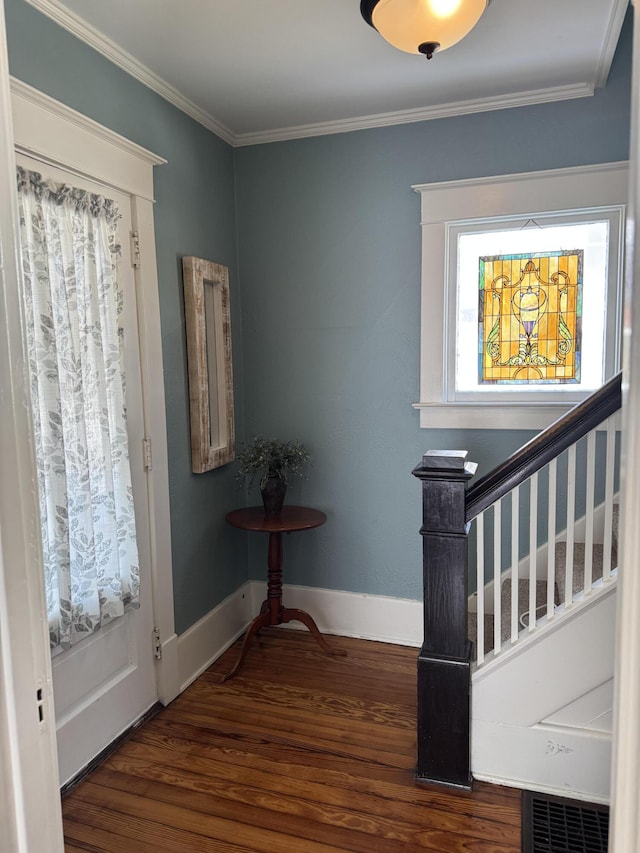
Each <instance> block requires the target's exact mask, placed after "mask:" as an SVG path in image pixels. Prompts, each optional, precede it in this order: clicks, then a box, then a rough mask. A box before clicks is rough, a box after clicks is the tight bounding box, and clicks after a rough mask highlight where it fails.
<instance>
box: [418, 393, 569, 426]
mask: <svg viewBox="0 0 640 853" xmlns="http://www.w3.org/2000/svg"><path fill="white" fill-rule="evenodd" d="M575 402H578V401H577V400H576V401H575ZM412 405H413V408H414V409H418V411H419V412H420V428H421V429H526V430H536V431H538V430H541V429H545V427H548V426H550V425H551V424H552V423H553V422H554V421H556V420H558V418H560V417H562V415H564V413H565V412H567V411H569V409H570V408H571V407H572V406H573V405H574V403H567V402H566V401H564V402H558V403H510V404H509V405H505V404H504V403H489V402H485V403H482V404H477V403H422V402H419V403H413V404H412Z"/></svg>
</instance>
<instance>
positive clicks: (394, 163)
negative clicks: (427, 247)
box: [236, 21, 631, 598]
mask: <svg viewBox="0 0 640 853" xmlns="http://www.w3.org/2000/svg"><path fill="white" fill-rule="evenodd" d="M629 24H630V21H627V26H626V27H625V30H624V32H623V37H622V39H621V43H620V46H619V49H618V54H617V56H616V59H615V63H614V65H613V68H612V71H611V75H610V79H609V83H608V85H607V87H606V88H605V89H604V90H602V91H599V92H597V94H596V96H595V97H593V98H586V99H580V100H574V101H564V102H561V103H554V104H545V105H540V106H535V107H527V108H521V109H511V110H504V111H500V112H489V113H483V114H478V115H473V116H463V117H458V118H451V119H443V120H439V121H431V122H423V123H420V124H411V125H403V126H397V127H390V128H383V129H376V130H367V131H362V132H357V133H347V134H342V135H334V136H326V137H317V138H313V139H305V140H295V141H288V142H282V143H277V144H270V145H260V146H255V147H251V148H241V149H239V150H238V151H237V152H236V174H237V210H238V247H239V257H240V279H241V282H242V298H243V336H244V381H245V401H246V408H245V413H246V430H247V435H251V434H253V433H255V432H262V433H265V434H274V435H282V436H285V437H296V438H299V439H301V440H302V441H304V442H305V443H306V444H307V445H308V446H309V449H310V450H311V451H312V454H313V458H314V465H313V468H312V469H311V478H310V480H309V481H307V482H304V483H302V487H301V488H300V489H298V490H297V491H294V496H293V497H292V500H293V499H294V498H296V497H297V498H299V499H301V500H303V501H304V502H305V503H309V504H311V505H314V506H318V507H320V508H321V509H323V510H325V511H326V513H327V515H328V524H327V526H326V527H325V528H322V529H320V530H317V531H314V532H313V533H312V534H308V533H305V534H298V535H297V536H292V537H291V541H290V542H289V541H287V542H286V543H285V548H286V551H285V578H286V579H287V580H289V581H292V582H294V583H299V584H308V585H312V586H316V585H317V586H322V587H331V588H336V589H344V590H352V591H356V592H364V593H377V594H383V595H391V596H401V597H408V598H418V597H420V596H421V584H422V575H421V541H420V537H419V535H418V529H419V526H420V521H421V516H420V501H421V496H420V489H419V484H418V482H417V481H415V480H414V479H413V478H412V476H411V473H410V472H411V469H412V468H413V467H414V466H415V465H416V464H417V463H418V462H419V461H420V458H421V456H422V454H423V453H424V452H425V451H426V450H427V449H429V448H452V449H460V448H463V449H467V450H468V451H469V453H470V458H471V459H472V460H474V461H476V462H478V463H479V466H480V467H479V473H480V474H481V473H483V472H486V471H487V470H489V468H490V467H492V466H493V465H495V464H496V463H497V462H499V461H501V460H502V459H504V458H505V457H506V455H508V453H510V452H511V451H513V450H515V449H516V448H517V447H518V446H520V444H521V443H522V442H523V441H524V440H525V439H528V438H529V437H530V435H529V434H528V433H524V432H505V431H500V432H492V431H471V430H470V431H456V430H449V431H447V430H438V431H436V430H421V429H420V428H419V426H418V413H417V412H416V411H414V410H413V409H412V408H411V403H412V402H413V401H415V400H417V399H418V397H419V349H420V344H419V335H420V324H419V317H420V258H421V234H420V226H419V218H420V213H419V197H418V195H416V194H415V193H414V192H412V190H411V185H412V184H417V183H426V182H431V181H446V180H452V179H457V178H472V177H478V176H485V175H497V174H506V173H511V172H522V171H529V170H535V169H550V168H556V167H562V166H574V165H580V164H586V163H598V162H607V161H614V160H622V159H626V158H627V157H628V135H629V98H630V85H629V83H630V50H631V46H630V45H631V28H630V26H629ZM416 73H424V74H425V79H426V78H427V77H428V73H429V69H428V68H423V67H422V66H419V65H418V66H417V71H416ZM261 544H262V543H260V544H258V543H255V542H252V543H251V548H250V566H249V571H250V574H251V576H252V577H255V578H258V577H262V576H263V574H264V566H263V563H264V554H263V552H262V550H261Z"/></svg>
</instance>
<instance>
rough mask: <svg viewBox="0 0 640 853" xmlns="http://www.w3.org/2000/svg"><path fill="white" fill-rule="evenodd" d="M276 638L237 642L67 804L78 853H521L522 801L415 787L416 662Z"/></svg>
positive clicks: (364, 649) (385, 652)
mask: <svg viewBox="0 0 640 853" xmlns="http://www.w3.org/2000/svg"><path fill="white" fill-rule="evenodd" d="M330 640H331V642H332V643H334V644H336V645H337V646H340V647H342V648H345V649H347V651H348V656H347V657H344V658H341V657H330V656H328V655H326V654H325V653H324V652H322V650H321V649H320V648H319V647H318V646H317V645H316V644H315V642H314V641H313V639H312V638H311V637H310V635H309V634H308V633H306V632H302V631H300V632H298V631H294V632H292V631H285V630H282V629H277V628H271V629H268V630H266V631H265V632H264V633H263V635H262V637H261V640H260V643H258V642H256V643H254V646H253V647H252V649H251V651H250V653H249V656H248V658H247V660H246V663H245V664H244V667H243V668H242V669H241V671H240V673H239V674H238V675H237V676H236V677H235V678H233V679H231V680H230V681H228V682H226V683H225V684H219V683H217V679H218V678H219V677H220V675H221V674H223V673H226V672H228V671H229V670H230V669H231V667H232V666H233V663H234V661H235V656H236V655H237V653H238V644H237V643H236V644H235V646H234V647H233V648H232V649H230V650H229V651H228V652H227V653H226V654H225V655H223V657H221V658H220V660H218V661H217V662H216V663H215V664H214V665H213V666H212V667H211V668H210V669H209V670H208V671H207V672H205V673H204V674H203V675H202V676H201V677H200V678H199V679H198V680H197V681H196V682H195V683H194V684H193V685H192V686H191V687H190V688H189V689H188V690H186V691H185V692H184V693H183V694H182V695H181V696H180V697H178V698H177V699H176V700H175V701H174V702H173V703H172V704H171V705H170V706H169V707H167V708H165V709H164V710H162V711H161V712H160V713H159V714H158V716H156V717H155V718H154V719H153V720H151V721H150V722H148V723H146V724H145V725H144V726H142V727H141V728H140V729H139V730H137V731H136V732H134V733H133V734H132V736H131V737H130V738H129V740H127V741H126V742H125V743H124V744H123V745H122V746H120V747H119V749H118V750H117V752H115V753H114V754H113V755H112V756H110V757H109V758H108V759H107V760H106V761H105V762H104V764H102V765H101V766H100V767H99V768H98V769H97V770H96V771H95V772H94V773H93V774H92V775H91V776H89V777H88V778H87V779H86V780H85V781H84V782H82V783H80V785H79V786H78V787H77V788H75V789H74V790H73V791H72V792H71V793H70V794H69V795H68V796H67V797H66V798H65V800H64V802H63V815H64V831H65V843H66V847H65V849H66V851H68V853H71V851H93V853H191V851H194V853H195V851H197V853H209V851H225V853H256V851H260V852H261V853H334V851H344V850H346V851H354V853H355V852H356V851H357V853H378V851H379V853H400V851H402V853H407V851H419V850H426V851H438V853H449V851H452V853H462V851H465V853H516V851H519V850H520V792H518V791H515V790H511V789H508V788H498V787H494V786H490V785H485V784H477V785H476V786H475V789H474V791H473V793H472V794H465V793H458V792H448V791H445V790H443V789H436V788H428V787H425V786H421V785H417V784H416V783H415V782H414V781H413V770H414V765H415V728H416V723H415V715H416V657H417V650H416V649H408V648H404V647H401V646H392V645H386V644H382V643H371V642H367V641H364V640H353V639H348V638H342V637H331V638H330Z"/></svg>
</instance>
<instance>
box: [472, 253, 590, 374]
mask: <svg viewBox="0 0 640 853" xmlns="http://www.w3.org/2000/svg"><path fill="white" fill-rule="evenodd" d="M583 266H584V252H583V250H581V249H575V250H570V251H558V252H538V253H536V254H505V255H489V256H484V257H480V259H479V300H478V317H479V334H478V343H479V346H478V350H479V351H478V382H479V384H481V385H487V384H503V385H504V384H508V385H531V384H535V385H539V384H545V385H546V384H562V383H575V382H580V363H581V347H582V341H581V337H582V336H581V326H582V278H583Z"/></svg>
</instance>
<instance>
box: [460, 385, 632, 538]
mask: <svg viewBox="0 0 640 853" xmlns="http://www.w3.org/2000/svg"><path fill="white" fill-rule="evenodd" d="M621 405H622V373H617V374H616V375H615V376H614V377H613V378H612V379H610V380H609V381H608V382H607V383H606V385H603V386H602V388H599V389H598V390H597V391H595V392H594V393H593V394H591V395H590V396H589V397H587V399H586V400H583V401H582V402H581V403H578V404H577V405H575V406H574V407H573V408H572V409H570V410H569V411H568V412H567V413H566V414H565V415H563V416H562V417H561V418H558V420H557V421H554V423H552V424H551V426H549V427H547V429H545V430H543V431H542V432H541V433H539V435H536V436H534V438H532V439H531V441H528V442H527V443H526V444H524V445H523V446H522V447H521V448H520V449H519V450H516V452H515V453H513V454H512V455H511V456H510V457H509V458H508V459H507V460H506V461H505V462H503V463H502V464H501V465H498V467H497V468H494V469H493V471H490V472H489V473H488V474H485V476H484V477H481V478H480V479H479V480H478V481H477V483H475V484H474V485H473V486H472V488H470V489H469V491H468V492H467V498H466V502H465V517H466V520H467V522H469V521H471V520H472V519H474V518H475V517H476V516H477V515H479V514H480V513H481V512H482V511H483V510H485V509H487V507H490V506H491V505H492V504H493V503H495V502H496V501H497V500H499V499H500V498H502V497H504V496H505V495H506V494H508V493H509V492H510V491H511V489H513V488H515V487H516V486H518V485H519V484H520V483H523V482H524V481H525V480H526V479H527V478H528V477H530V476H531V475H532V474H535V472H536V471H539V470H540V469H541V468H544V466H545V465H546V464H547V463H548V462H550V461H551V460H552V459H553V458H555V457H556V456H559V455H560V454H561V453H562V451H563V450H566V449H567V447H571V445H572V444H575V443H576V441H579V440H580V439H581V438H582V437H583V436H585V435H586V434H587V433H588V432H590V431H591V430H592V429H594V427H597V426H598V424H600V423H602V421H604V420H605V419H606V418H608V417H609V415H612V414H613V413H614V412H617V411H618V409H619V408H620V407H621Z"/></svg>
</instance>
